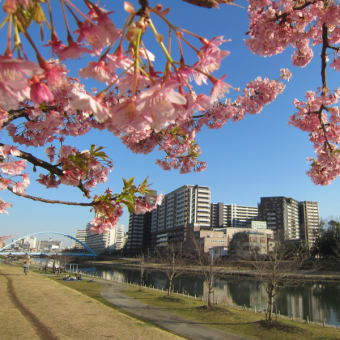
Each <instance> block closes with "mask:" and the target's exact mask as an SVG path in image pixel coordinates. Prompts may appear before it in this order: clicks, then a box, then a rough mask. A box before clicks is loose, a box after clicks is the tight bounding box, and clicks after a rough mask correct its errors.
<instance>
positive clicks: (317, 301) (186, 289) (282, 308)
mask: <svg viewBox="0 0 340 340" xmlns="http://www.w3.org/2000/svg"><path fill="white" fill-rule="evenodd" d="M81 270H82V271H84V272H88V273H92V274H94V273H96V275H97V276H99V277H102V278H104V279H106V280H115V281H120V282H129V283H137V284H138V283H139V282H140V271H139V269H126V268H122V267H103V266H93V267H85V268H81ZM144 283H145V285H146V286H149V287H150V286H152V287H155V288H158V289H166V288H167V284H168V281H167V278H166V276H165V274H164V273H162V272H161V271H157V270H145V273H144ZM174 289H175V291H176V292H180V293H186V294H189V295H192V296H195V295H196V296H198V297H200V296H206V292H207V287H206V285H205V284H204V282H203V278H202V277H201V276H199V275H194V274H185V275H183V276H181V277H179V278H177V279H176V280H175V285H174ZM214 301H216V302H218V303H226V304H228V305H238V306H246V307H248V308H252V309H256V310H264V309H265V308H266V292H265V287H264V285H263V284H262V283H261V282H259V281H256V280H253V279H245V278H243V277H242V278H240V277H238V278H237V277H227V276H223V277H222V276H221V277H217V278H216V280H215V288H214ZM274 311H277V312H280V314H282V315H287V316H290V317H294V318H301V319H304V320H306V319H307V318H308V319H309V320H310V321H315V322H320V323H322V322H323V321H325V322H326V323H327V324H331V325H336V326H340V283H337V282H310V281H305V282H301V283H300V284H299V285H298V286H292V287H284V288H282V289H281V290H280V292H279V295H278V297H277V299H276V306H275V307H274Z"/></svg>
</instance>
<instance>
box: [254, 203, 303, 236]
mask: <svg viewBox="0 0 340 340" xmlns="http://www.w3.org/2000/svg"><path fill="white" fill-rule="evenodd" d="M258 208H259V217H260V219H261V220H264V221H267V226H268V228H269V229H272V230H274V231H276V233H277V237H278V239H279V240H280V241H288V240H299V239H300V223H299V202H298V201H297V200H295V199H293V198H287V197H282V196H279V197H261V202H260V203H259V205H258Z"/></svg>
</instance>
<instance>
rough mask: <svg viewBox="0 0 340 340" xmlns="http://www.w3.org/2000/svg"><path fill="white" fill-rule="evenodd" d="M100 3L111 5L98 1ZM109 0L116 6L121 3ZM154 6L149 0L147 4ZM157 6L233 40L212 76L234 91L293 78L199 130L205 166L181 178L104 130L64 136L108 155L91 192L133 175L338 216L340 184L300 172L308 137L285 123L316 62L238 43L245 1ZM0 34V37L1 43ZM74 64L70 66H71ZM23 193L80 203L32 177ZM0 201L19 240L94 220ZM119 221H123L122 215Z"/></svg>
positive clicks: (162, 186)
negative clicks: (251, 109) (262, 104)
mask: <svg viewBox="0 0 340 340" xmlns="http://www.w3.org/2000/svg"><path fill="white" fill-rule="evenodd" d="M131 2H132V3H135V4H136V3H137V1H131ZM105 3H112V2H111V1H103V2H102V4H105ZM115 3H117V4H120V3H121V5H122V2H120V1H115ZM156 3H157V1H150V4H153V5H154V4H156ZM162 3H163V4H164V7H166V6H170V5H171V7H170V8H171V12H170V15H169V19H170V20H171V21H172V22H173V23H174V24H176V25H177V26H180V27H183V28H186V29H188V30H191V31H193V32H195V33H197V34H201V35H204V36H205V37H207V38H212V37H214V36H218V35H224V36H225V38H230V39H232V41H231V42H229V43H226V44H225V45H224V48H225V49H228V50H230V51H231V54H230V56H228V57H227V58H226V59H225V61H224V62H223V64H222V67H221V70H220V71H219V72H217V73H216V76H221V75H222V74H226V75H227V78H226V81H227V82H228V83H230V84H232V85H233V86H234V87H240V88H241V89H242V88H243V87H244V86H245V84H246V83H247V82H248V81H250V80H252V79H254V78H255V77H257V76H262V77H269V78H273V79H277V78H278V77H279V70H280V68H282V67H288V68H290V70H291V71H292V72H293V78H292V80H291V81H290V82H289V83H288V84H287V87H286V90H285V92H284V93H283V94H282V95H280V96H279V97H278V98H277V100H276V101H275V102H274V103H272V104H271V105H269V106H267V107H266V108H265V109H264V110H263V111H262V113H261V114H259V115H256V116H250V115H249V116H247V117H246V118H245V119H244V120H243V121H241V122H238V123H228V124H227V125H225V126H224V127H223V128H222V129H220V130H208V129H204V130H203V132H202V133H201V134H200V136H199V137H198V141H199V143H200V146H201V148H202V151H203V153H202V155H201V159H202V160H205V161H207V162H208V168H207V170H206V171H204V172H202V173H191V174H186V175H181V174H179V173H178V172H176V171H163V170H162V169H160V168H159V167H158V166H157V165H156V164H155V160H156V158H158V156H159V154H158V153H157V152H154V153H151V154H149V155H146V156H145V155H136V154H133V153H132V152H130V151H129V150H127V149H126V148H125V147H124V146H123V145H122V143H121V142H120V141H119V140H118V139H117V138H116V137H114V136H113V135H110V134H108V133H105V132H104V133H102V132H97V131H93V132H91V133H89V134H88V135H87V136H84V137H81V138H79V139H75V140H72V139H70V140H69V141H67V142H68V143H69V144H71V142H75V143H76V145H77V146H78V147H79V148H80V149H87V148H88V146H89V145H90V144H93V143H95V144H96V145H102V146H104V147H105V151H106V152H107V154H108V155H110V156H111V157H112V160H113V164H114V171H113V172H112V173H111V175H110V178H109V180H108V182H107V183H106V184H104V185H101V186H99V187H98V192H103V191H104V190H105V189H106V188H107V187H110V188H111V189H112V190H113V191H119V190H120V189H121V183H122V180H121V179H122V177H125V178H129V177H132V176H135V178H136V182H137V183H138V182H141V181H142V180H143V179H144V178H145V177H147V176H148V177H149V181H150V183H152V188H153V189H155V190H157V191H159V192H162V193H168V192H170V191H172V190H174V189H176V188H178V187H179V186H181V185H184V184H193V185H194V184H199V185H205V186H209V187H210V188H211V192H212V202H224V203H227V204H230V203H235V204H240V205H251V206H256V205H257V203H258V202H259V201H260V197H261V196H287V197H293V198H295V199H297V200H300V201H303V200H310V201H318V202H319V207H320V215H321V217H324V218H327V217H339V218H340V195H339V192H340V190H339V189H340V180H339V179H337V180H335V181H334V182H333V183H332V184H330V185H328V186H316V185H315V184H313V182H312V181H311V179H310V178H309V177H308V176H307V175H306V171H307V170H308V167H309V165H308V162H307V160H306V158H307V157H313V156H314V151H313V148H312V146H311V144H310V143H309V141H308V135H307V134H306V133H304V132H302V131H300V130H298V129H296V128H294V127H291V126H289V125H288V118H289V116H290V115H292V114H293V113H294V112H295V107H294V105H293V99H294V98H299V99H302V98H303V96H304V93H305V92H306V90H308V89H311V90H316V88H317V87H318V86H320V84H321V80H320V60H319V58H318V57H316V58H314V59H313V61H312V63H311V64H310V65H308V66H307V67H306V68H305V69H298V68H296V67H293V66H292V65H291V62H290V53H289V52H290V51H288V52H285V53H284V54H282V55H279V56H274V57H271V58H262V57H259V56H255V55H253V54H252V53H251V52H250V51H249V50H248V49H247V47H246V46H245V44H244V42H243V39H245V38H246V35H245V32H246V31H247V30H248V26H247V23H248V19H247V12H246V3H245V2H239V4H240V5H243V6H244V7H243V8H242V7H237V6H221V8H220V9H210V10H208V9H204V8H198V7H195V6H192V5H190V4H187V3H184V2H182V1H180V0H168V1H162ZM136 7H137V6H136ZM114 9H115V11H116V13H114V15H113V20H114V21H115V22H117V26H118V27H121V25H122V24H121V23H122V19H123V18H124V17H125V14H124V12H123V11H122V8H119V6H118V5H117V6H116V8H114ZM4 36H5V35H4V34H2V35H1V37H2V38H1V39H4ZM315 55H316V56H318V55H320V51H319V50H315ZM79 64H80V63H79V62H78V61H77V62H76V63H74V64H73V65H74V66H78V65H79ZM74 66H73V69H75V67H74ZM328 83H329V87H330V88H333V89H334V88H336V87H338V86H339V76H338V75H337V74H334V73H333V74H331V73H329V76H328ZM207 91H208V89H207ZM2 138H5V137H4V136H2ZM33 178H34V177H33ZM27 192H28V193H29V194H32V195H41V196H43V197H47V198H51V199H67V200H74V201H78V200H81V199H82V198H81V195H80V193H79V192H78V191H77V190H76V189H74V188H64V187H63V188H60V189H57V190H55V189H49V190H44V189H43V188H42V187H41V186H40V185H39V184H38V183H34V180H32V184H31V185H30V186H29V188H28V190H27ZM0 197H1V198H2V199H4V200H5V201H10V202H12V203H13V208H11V209H9V215H1V216H0V219H1V233H0V234H1V235H7V234H11V235H12V236H13V237H20V236H23V235H25V234H27V233H31V232H38V231H45V230H54V231H59V232H66V233H69V234H71V235H74V233H75V230H76V228H79V227H82V228H85V226H86V224H87V223H88V221H90V220H91V219H92V218H93V214H92V213H91V212H89V210H88V209H87V208H81V207H68V206H56V205H46V204H43V203H37V202H33V201H29V200H27V199H23V198H18V197H15V196H13V195H12V194H11V193H7V192H1V193H0ZM121 223H123V224H125V225H127V224H128V214H127V213H125V214H124V216H123V218H122V219H121Z"/></svg>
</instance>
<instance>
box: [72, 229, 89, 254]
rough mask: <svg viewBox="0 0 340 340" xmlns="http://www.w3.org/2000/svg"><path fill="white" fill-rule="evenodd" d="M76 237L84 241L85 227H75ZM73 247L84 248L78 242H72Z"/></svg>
mask: <svg viewBox="0 0 340 340" xmlns="http://www.w3.org/2000/svg"><path fill="white" fill-rule="evenodd" d="M75 237H76V239H77V240H79V241H81V242H83V243H85V242H86V229H80V228H79V229H77V231H76V236H75ZM74 248H75V249H84V247H83V246H82V245H81V244H80V243H79V242H74Z"/></svg>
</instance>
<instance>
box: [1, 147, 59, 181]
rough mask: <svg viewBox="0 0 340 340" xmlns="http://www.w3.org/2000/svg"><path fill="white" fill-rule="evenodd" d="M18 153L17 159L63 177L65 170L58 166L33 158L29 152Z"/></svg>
mask: <svg viewBox="0 0 340 340" xmlns="http://www.w3.org/2000/svg"><path fill="white" fill-rule="evenodd" d="M4 145H5V144H3V143H0V146H4ZM18 152H19V154H18V155H16V156H17V157H19V158H22V159H25V160H26V161H28V162H29V163H31V164H33V165H34V166H38V167H40V168H43V169H45V170H47V171H49V172H50V173H53V174H55V175H58V176H63V170H61V169H60V168H58V167H57V166H55V165H52V164H51V163H48V162H45V161H43V160H42V159H39V158H37V157H35V156H33V155H32V154H30V153H28V152H25V151H21V150H18Z"/></svg>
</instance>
